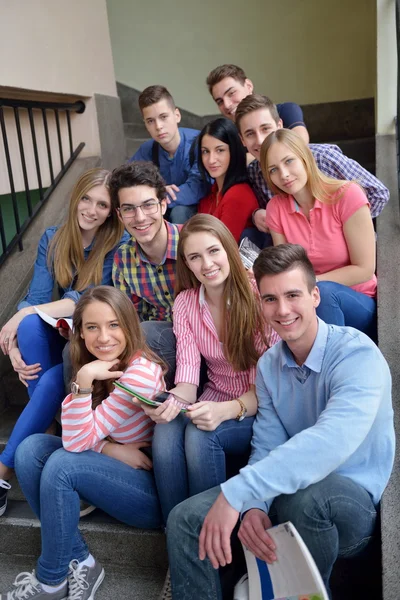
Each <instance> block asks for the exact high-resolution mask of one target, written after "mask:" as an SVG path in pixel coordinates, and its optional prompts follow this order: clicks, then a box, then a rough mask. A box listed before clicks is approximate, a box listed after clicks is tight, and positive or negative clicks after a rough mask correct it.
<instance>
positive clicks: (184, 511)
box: [166, 498, 211, 547]
mask: <svg viewBox="0 0 400 600" xmlns="http://www.w3.org/2000/svg"><path fill="white" fill-rule="evenodd" d="M210 508H211V507H210ZM203 520H204V515H198V514H197V512H196V506H195V503H194V502H193V499H192V498H188V499H187V500H184V501H183V502H180V503H179V504H177V505H176V506H174V508H173V509H172V510H171V512H170V513H169V515H168V520H167V528H166V532H167V539H168V542H169V543H170V542H171V541H172V537H173V536H175V538H176V540H177V542H179V541H181V542H182V540H183V538H182V534H185V535H186V534H187V533H188V531H189V530H190V531H196V530H197V529H199V528H200V527H201V526H202V523H203ZM174 546H175V544H173V545H172V547H174Z"/></svg>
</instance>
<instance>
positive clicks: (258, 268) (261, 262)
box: [253, 244, 317, 292]
mask: <svg viewBox="0 0 400 600" xmlns="http://www.w3.org/2000/svg"><path fill="white" fill-rule="evenodd" d="M297 268H300V269H301V270H302V271H303V273H304V276H305V279H306V283H307V288H308V291H309V292H312V290H313V289H314V288H315V286H316V285H317V280H316V278H315V271H314V267H313V266H312V264H311V261H310V259H309V258H308V256H307V252H306V251H305V249H304V248H303V246H300V245H299V244H279V246H270V247H269V248H264V250H261V252H260V254H259V255H258V256H257V258H256V260H255V261H254V265H253V273H254V277H255V278H256V281H257V285H258V288H260V282H261V279H262V278H263V277H264V276H265V275H279V274H280V273H285V272H286V271H292V270H293V269H297Z"/></svg>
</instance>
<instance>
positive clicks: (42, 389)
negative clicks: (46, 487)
mask: <svg viewBox="0 0 400 600" xmlns="http://www.w3.org/2000/svg"><path fill="white" fill-rule="evenodd" d="M64 344H65V340H64V339H63V338H62V337H61V336H60V334H59V333H58V331H57V330H56V329H54V328H53V327H51V326H50V325H48V324H47V323H45V322H44V321H43V320H42V319H41V318H40V317H39V315H28V316H27V317H25V319H24V320H23V321H22V322H21V323H20V325H19V327H18V346H19V349H20V351H21V355H22V358H23V359H24V361H25V363H26V364H27V365H30V364H34V363H37V362H38V363H40V365H41V367H42V370H41V371H39V373H38V378H37V379H32V380H30V381H29V382H28V393H29V397H30V400H29V402H28V404H27V405H26V406H25V408H24V410H23V411H22V413H21V415H20V416H19V418H18V420H17V422H16V423H15V425H14V429H13V431H12V433H11V436H10V438H9V440H8V442H7V446H6V447H5V449H4V451H3V453H2V454H1V455H0V461H1V462H2V463H3V464H4V465H6V466H7V467H9V468H13V467H14V455H15V451H16V449H17V447H18V445H19V444H20V443H21V442H22V440H24V439H25V438H26V437H28V436H29V435H32V434H33V433H43V432H44V431H46V429H47V428H48V427H49V425H50V424H51V422H52V420H53V419H54V416H55V415H56V414H57V411H58V409H59V408H60V405H61V402H62V401H63V400H64V397H65V394H64V385H63V370H62V363H61V356H62V349H63V347H64Z"/></svg>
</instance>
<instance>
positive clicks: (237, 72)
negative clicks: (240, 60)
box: [206, 65, 247, 95]
mask: <svg viewBox="0 0 400 600" xmlns="http://www.w3.org/2000/svg"><path fill="white" fill-rule="evenodd" d="M225 77H232V78H233V79H236V81H240V83H241V84H242V85H243V84H244V82H245V81H246V79H247V76H246V73H245V72H244V71H243V69H242V68H241V67H238V66H237V65H221V66H220V67H216V68H215V69H213V70H212V71H211V72H210V73H209V74H208V77H207V79H206V84H207V85H208V90H209V92H210V94H211V95H212V89H213V87H214V85H216V84H217V83H219V82H220V81H222V80H223V79H225Z"/></svg>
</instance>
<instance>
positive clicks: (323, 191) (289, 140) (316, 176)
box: [260, 129, 349, 204]
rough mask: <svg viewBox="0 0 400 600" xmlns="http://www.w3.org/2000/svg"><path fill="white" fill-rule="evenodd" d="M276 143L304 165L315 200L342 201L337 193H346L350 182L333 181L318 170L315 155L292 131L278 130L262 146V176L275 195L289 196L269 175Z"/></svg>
mask: <svg viewBox="0 0 400 600" xmlns="http://www.w3.org/2000/svg"><path fill="white" fill-rule="evenodd" d="M276 142H281V143H282V144H285V146H287V147H288V148H289V150H291V151H292V152H293V154H295V155H296V156H297V157H298V158H299V159H300V160H301V162H302V163H303V165H304V168H305V170H306V173H307V186H308V189H309V190H310V192H311V194H312V196H313V198H318V200H320V201H321V202H325V203H326V204H332V203H335V202H337V201H338V200H339V199H340V196H341V194H340V195H337V192H338V191H339V190H341V189H342V190H343V192H344V189H345V188H344V186H345V185H346V184H348V183H349V181H345V180H338V179H333V177H328V176H327V175H325V174H324V173H322V171H320V170H319V169H318V167H317V163H316V162H315V158H314V156H313V153H312V152H311V150H310V148H309V147H308V145H307V144H306V143H305V141H304V140H303V139H302V138H301V137H300V136H299V135H297V133H294V132H293V131H290V129H277V130H276V131H273V132H272V133H270V134H269V135H268V136H267V137H266V138H265V140H264V141H263V143H262V146H261V154H260V164H261V170H262V174H263V176H264V179H265V181H266V182H267V185H268V187H269V189H270V190H271V191H272V192H274V194H277V195H279V196H286V195H287V194H285V192H283V191H282V190H281V189H280V188H278V187H277V186H276V185H275V184H274V183H273V182H272V179H271V175H270V173H269V168H268V151H269V149H270V148H271V146H273V144H275V143H276Z"/></svg>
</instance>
